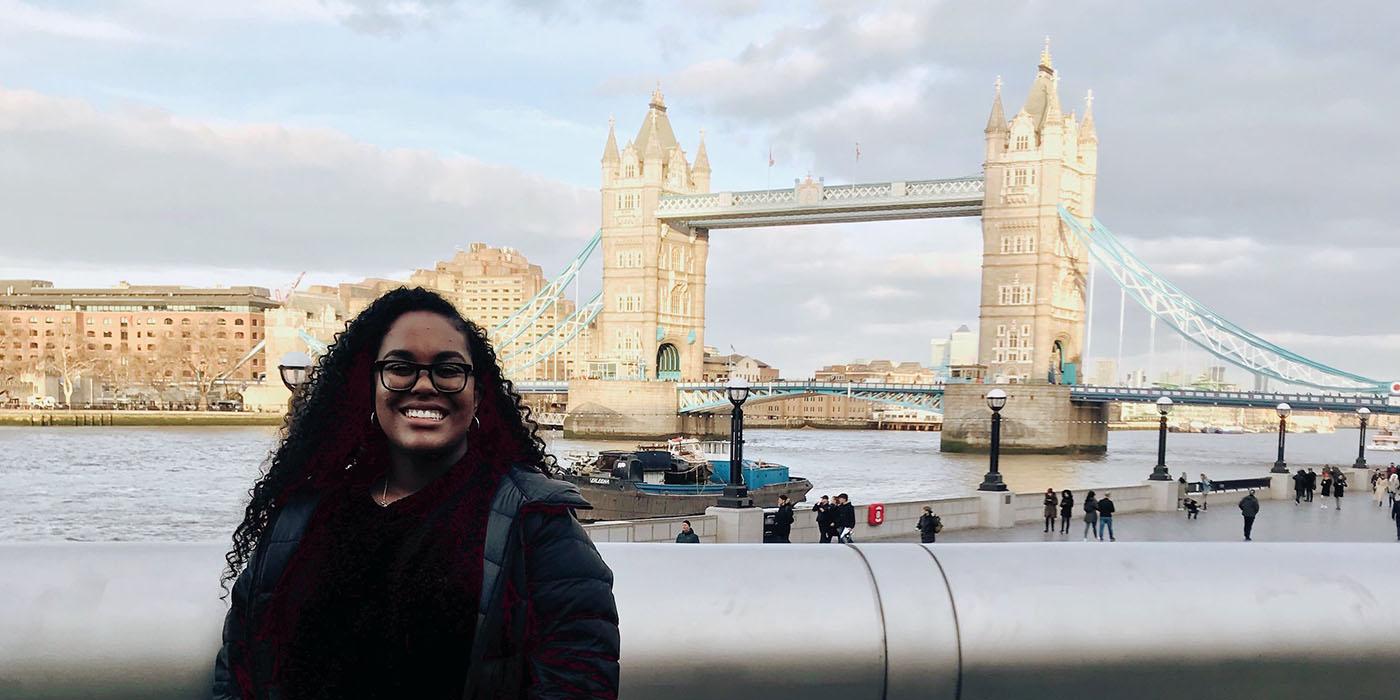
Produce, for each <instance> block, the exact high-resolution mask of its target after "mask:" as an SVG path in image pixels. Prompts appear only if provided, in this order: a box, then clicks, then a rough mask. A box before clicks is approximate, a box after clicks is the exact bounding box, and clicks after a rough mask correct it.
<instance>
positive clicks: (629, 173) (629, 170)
mask: <svg viewBox="0 0 1400 700" xmlns="http://www.w3.org/2000/svg"><path fill="white" fill-rule="evenodd" d="M622 176H623V177H636V176H637V166H635V165H630V164H629V165H628V166H627V167H625V168H623V169H622Z"/></svg>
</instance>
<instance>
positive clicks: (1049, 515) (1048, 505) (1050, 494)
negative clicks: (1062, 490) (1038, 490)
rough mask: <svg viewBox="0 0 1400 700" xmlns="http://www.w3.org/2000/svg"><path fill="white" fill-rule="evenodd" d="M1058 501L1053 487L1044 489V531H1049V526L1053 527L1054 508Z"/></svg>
mask: <svg viewBox="0 0 1400 700" xmlns="http://www.w3.org/2000/svg"><path fill="white" fill-rule="evenodd" d="M1059 503H1060V501H1059V499H1057V498H1055V489H1045V531H1046V532H1049V531H1050V528H1052V527H1055V510H1056V506H1058V505H1059Z"/></svg>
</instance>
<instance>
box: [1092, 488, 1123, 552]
mask: <svg viewBox="0 0 1400 700" xmlns="http://www.w3.org/2000/svg"><path fill="white" fill-rule="evenodd" d="M1112 496H1113V494H1111V493H1108V492H1107V491H1105V492H1104V494H1103V498H1100V499H1099V502H1098V503H1097V504H1095V507H1096V508H1098V511H1099V541H1103V532H1104V530H1108V540H1109V541H1110V542H1117V541H1118V538H1117V537H1114V536H1113V510H1114V508H1113V498H1112Z"/></svg>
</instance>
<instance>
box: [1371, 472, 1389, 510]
mask: <svg viewBox="0 0 1400 700" xmlns="http://www.w3.org/2000/svg"><path fill="white" fill-rule="evenodd" d="M1387 485H1388V484H1387V482H1386V480H1385V479H1384V478H1382V477H1381V474H1380V471H1379V470H1377V471H1376V473H1375V475H1374V476H1372V477H1371V497H1372V498H1374V499H1375V501H1376V507H1377V508H1383V507H1385V489H1386V486H1387Z"/></svg>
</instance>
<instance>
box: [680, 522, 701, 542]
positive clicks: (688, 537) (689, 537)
mask: <svg viewBox="0 0 1400 700" xmlns="http://www.w3.org/2000/svg"><path fill="white" fill-rule="evenodd" d="M676 544H700V535H697V534H695V531H694V530H692V529H690V521H689V520H682V521H681V531H680V532H678V533H676Z"/></svg>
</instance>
